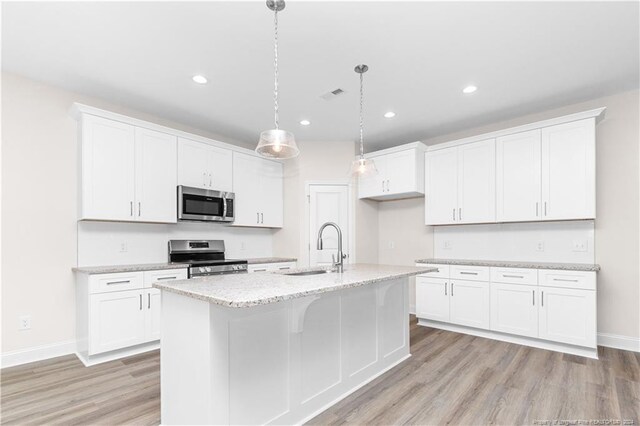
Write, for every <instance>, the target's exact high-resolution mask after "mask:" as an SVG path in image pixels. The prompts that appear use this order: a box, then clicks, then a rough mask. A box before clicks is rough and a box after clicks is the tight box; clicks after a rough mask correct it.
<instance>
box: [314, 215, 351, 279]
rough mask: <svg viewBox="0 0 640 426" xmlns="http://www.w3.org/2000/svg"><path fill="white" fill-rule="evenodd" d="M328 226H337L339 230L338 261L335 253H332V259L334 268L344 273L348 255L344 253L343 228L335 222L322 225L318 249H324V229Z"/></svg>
mask: <svg viewBox="0 0 640 426" xmlns="http://www.w3.org/2000/svg"><path fill="white" fill-rule="evenodd" d="M327 226H333V227H334V228H336V231H338V261H337V262H336V257H335V255H333V254H332V255H331V259H332V260H333V264H332V267H333V268H334V270H335V271H336V272H340V273H342V271H344V259H345V258H346V257H347V255H346V254H344V253H342V230H340V227H339V226H338V225H337V224H335V223H333V222H326V223H325V224H323V225H322V226H321V227H320V229H319V230H318V243H317V248H318V250H322V231H324V228H326V227H327Z"/></svg>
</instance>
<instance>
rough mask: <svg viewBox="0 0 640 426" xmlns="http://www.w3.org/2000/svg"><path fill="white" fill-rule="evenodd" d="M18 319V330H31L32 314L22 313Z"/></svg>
mask: <svg viewBox="0 0 640 426" xmlns="http://www.w3.org/2000/svg"><path fill="white" fill-rule="evenodd" d="M18 320H19V323H18V330H29V329H30V328H31V315H22V316H21V317H19V318H18Z"/></svg>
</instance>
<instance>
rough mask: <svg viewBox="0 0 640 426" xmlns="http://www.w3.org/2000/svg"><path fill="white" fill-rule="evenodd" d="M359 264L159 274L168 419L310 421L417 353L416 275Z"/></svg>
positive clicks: (163, 387) (164, 418) (395, 268)
mask: <svg viewBox="0 0 640 426" xmlns="http://www.w3.org/2000/svg"><path fill="white" fill-rule="evenodd" d="M431 270H435V269H434V268H419V267H409V266H387V265H373V264H371V265H370V264H355V265H348V266H346V267H345V270H344V272H342V273H336V272H329V273H326V272H325V271H319V270H318V269H317V268H316V269H315V271H317V272H311V274H315V275H297V274H299V273H301V272H302V273H309V271H310V270H309V269H306V270H294V271H288V272H287V273H257V274H236V275H219V276H209V277H203V278H197V279H191V280H180V281H172V282H163V283H156V284H154V287H157V288H159V289H161V290H162V337H161V382H162V384H161V405H162V406H161V412H162V413H161V415H162V419H161V420H162V424H268V423H277V424H298V423H302V422H304V421H306V420H309V419H311V418H313V417H314V416H315V415H317V414H319V413H320V412H322V411H324V410H325V409H327V408H328V407H330V406H331V405H333V404H335V403H336V402H337V401H339V400H340V399H342V398H344V397H345V396H347V395H348V394H350V393H351V392H353V391H355V390H356V389H358V388H360V387H362V386H363V385H365V384H366V383H368V382H369V381H371V380H373V379H374V378H375V377H377V376H379V375H381V374H382V373H384V372H385V371H387V370H389V369H391V368H392V367H394V366H395V365H397V364H399V363H400V362H402V361H403V360H405V359H407V358H408V357H410V356H411V355H410V353H409V297H408V283H409V277H410V276H413V275H418V274H421V273H424V272H429V271H431Z"/></svg>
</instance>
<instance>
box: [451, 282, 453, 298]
mask: <svg viewBox="0 0 640 426" xmlns="http://www.w3.org/2000/svg"><path fill="white" fill-rule="evenodd" d="M451 296H452V297H453V283H451Z"/></svg>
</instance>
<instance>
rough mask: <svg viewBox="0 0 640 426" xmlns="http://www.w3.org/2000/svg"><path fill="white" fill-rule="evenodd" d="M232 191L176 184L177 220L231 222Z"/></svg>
mask: <svg viewBox="0 0 640 426" xmlns="http://www.w3.org/2000/svg"><path fill="white" fill-rule="evenodd" d="M234 198H235V194H234V193H233V192H222V191H212V190H209V189H201V188H193V187H190V186H182V185H179V186H178V220H182V221H198V222H233V220H234V208H233V201H234Z"/></svg>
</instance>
